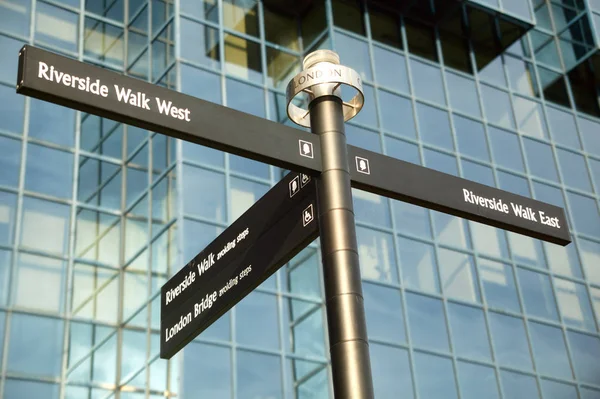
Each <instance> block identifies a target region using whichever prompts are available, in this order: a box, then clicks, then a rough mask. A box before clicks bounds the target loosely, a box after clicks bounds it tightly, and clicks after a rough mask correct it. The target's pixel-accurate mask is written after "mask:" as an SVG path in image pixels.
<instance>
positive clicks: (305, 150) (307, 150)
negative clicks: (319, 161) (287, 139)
mask: <svg viewBox="0 0 600 399" xmlns="http://www.w3.org/2000/svg"><path fill="white" fill-rule="evenodd" d="M298 142H299V143H300V155H302V156H303V157H306V158H314V157H315V156H314V154H313V145H312V143H311V142H310V141H304V140H298Z"/></svg>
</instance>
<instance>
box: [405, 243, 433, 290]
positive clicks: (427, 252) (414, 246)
mask: <svg viewBox="0 0 600 399" xmlns="http://www.w3.org/2000/svg"><path fill="white" fill-rule="evenodd" d="M398 245H399V247H400V248H399V252H400V267H401V269H402V283H403V284H404V285H405V286H406V287H409V288H415V289H418V290H421V291H425V292H435V293H438V292H440V283H439V278H438V274H437V265H436V259H435V253H434V251H433V245H430V244H425V243H422V242H419V241H414V240H409V239H407V238H401V237H398Z"/></svg>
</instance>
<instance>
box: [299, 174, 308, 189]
mask: <svg viewBox="0 0 600 399" xmlns="http://www.w3.org/2000/svg"><path fill="white" fill-rule="evenodd" d="M309 181H310V176H309V175H305V174H301V175H300V187H304V186H306V183H308V182H309Z"/></svg>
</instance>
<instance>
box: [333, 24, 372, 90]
mask: <svg viewBox="0 0 600 399" xmlns="http://www.w3.org/2000/svg"><path fill="white" fill-rule="evenodd" d="M335 48H336V51H337V52H338V54H339V55H340V61H341V63H342V65H345V66H347V67H349V68H352V69H354V70H355V71H356V72H358V73H359V74H360V77H361V78H362V79H363V80H369V81H370V80H373V73H372V72H371V57H370V55H369V46H368V44H367V43H366V42H365V41H363V40H358V39H355V38H353V37H351V36H348V35H344V34H343V33H339V32H336V33H335Z"/></svg>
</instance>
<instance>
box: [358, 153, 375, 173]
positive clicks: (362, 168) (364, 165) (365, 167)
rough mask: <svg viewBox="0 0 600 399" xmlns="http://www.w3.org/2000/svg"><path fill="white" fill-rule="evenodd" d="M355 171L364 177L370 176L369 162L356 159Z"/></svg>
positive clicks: (364, 159) (359, 158)
mask: <svg viewBox="0 0 600 399" xmlns="http://www.w3.org/2000/svg"><path fill="white" fill-rule="evenodd" d="M356 170H357V171H358V172H360V173H364V174H365V175H370V174H371V168H370V167H369V160H368V159H367V158H361V157H356Z"/></svg>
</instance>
